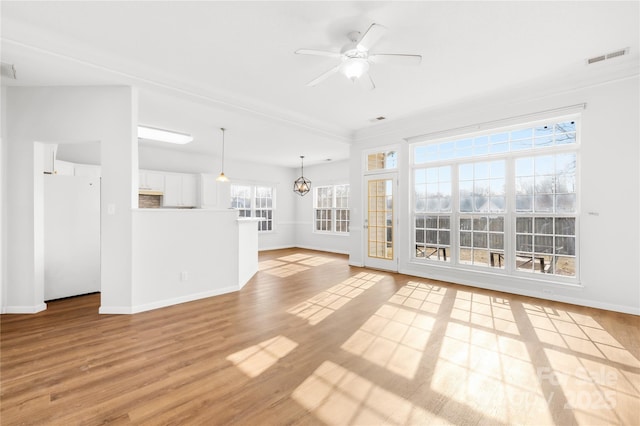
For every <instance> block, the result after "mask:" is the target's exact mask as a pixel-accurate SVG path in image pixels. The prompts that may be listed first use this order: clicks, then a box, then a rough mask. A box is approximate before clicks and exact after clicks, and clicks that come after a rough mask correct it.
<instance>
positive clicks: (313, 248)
mask: <svg viewBox="0 0 640 426" xmlns="http://www.w3.org/2000/svg"><path fill="white" fill-rule="evenodd" d="M295 247H296V248H301V249H305V250H314V251H324V252H327V253H336V254H349V252H348V251H345V250H329V249H327V248H326V247H314V246H300V245H298V246H295Z"/></svg>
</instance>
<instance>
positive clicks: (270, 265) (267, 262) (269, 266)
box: [258, 259, 286, 271]
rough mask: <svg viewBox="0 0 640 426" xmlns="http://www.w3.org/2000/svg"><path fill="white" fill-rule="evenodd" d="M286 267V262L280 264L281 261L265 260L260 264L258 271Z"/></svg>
mask: <svg viewBox="0 0 640 426" xmlns="http://www.w3.org/2000/svg"><path fill="white" fill-rule="evenodd" d="M282 265H286V262H280V261H279V260H273V259H272V260H263V261H262V262H258V271H264V270H267V269H272V268H277V267H278V266H282Z"/></svg>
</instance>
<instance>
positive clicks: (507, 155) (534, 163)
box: [412, 119, 578, 278]
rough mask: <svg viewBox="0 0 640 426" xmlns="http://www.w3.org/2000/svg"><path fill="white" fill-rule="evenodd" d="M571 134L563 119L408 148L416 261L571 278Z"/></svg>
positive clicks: (573, 267) (574, 206)
mask: <svg viewBox="0 0 640 426" xmlns="http://www.w3.org/2000/svg"><path fill="white" fill-rule="evenodd" d="M576 135H577V130H576V121H575V119H569V120H557V121H552V122H545V123H537V124H535V125H529V126H520V127H513V128H509V129H504V130H500V131H495V132H491V133H484V134H476V135H471V136H468V137H464V138H459V139H456V140H444V141H438V142H431V143H419V144H414V145H413V146H412V152H413V173H412V176H413V198H412V205H413V216H414V220H413V231H414V235H415V240H414V241H413V242H412V252H413V245H415V256H414V259H415V260H416V261H440V262H448V263H450V264H453V265H468V266H470V267H482V268H491V269H492V270H494V271H496V272H499V273H503V274H522V273H530V274H540V275H539V276H540V277H555V278H557V277H559V276H563V277H570V278H575V277H576V268H577V254H576V247H577V240H576V239H577V232H576V230H577V194H578V191H577V186H576V181H577V174H576V169H577V161H578V156H577V138H576ZM452 236H456V238H452ZM542 274H544V275H542Z"/></svg>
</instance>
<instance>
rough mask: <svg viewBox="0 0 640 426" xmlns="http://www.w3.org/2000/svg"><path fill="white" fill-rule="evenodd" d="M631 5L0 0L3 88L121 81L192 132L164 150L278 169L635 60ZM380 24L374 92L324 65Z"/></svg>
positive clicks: (144, 118) (148, 112)
mask: <svg viewBox="0 0 640 426" xmlns="http://www.w3.org/2000/svg"><path fill="white" fill-rule="evenodd" d="M638 5H639V3H638V2H637V1H626V2H612V1H603V2H587V1H584V2H579V1H574V2H552V1H549V2H520V1H512V2H483V1H478V2H434V1H424V2H417V1H416V2H358V1H356V2H306V1H304V2H303V1H300V2H270V1H259V2H243V1H234V2H222V1H213V2H205V1H199V2H184V1H173V2H172V1H158V2H155V1H143V2H121V1H110V2H93V1H76V2H56V1H47V2H25V1H21V2H11V1H2V2H1V13H2V28H1V32H2V45H1V47H2V51H1V56H2V62H6V63H12V64H15V66H16V68H17V73H18V80H7V79H3V84H9V85H78V84H133V85H136V86H138V87H139V88H140V111H139V117H140V123H141V124H148V125H152V126H155V127H162V128H167V129H174V130H178V131H182V132H187V133H191V134H193V135H194V137H195V140H194V142H192V143H191V144H188V145H185V146H180V147H175V149H180V150H185V151H190V152H198V153H211V154H216V155H217V154H218V153H219V151H220V145H221V144H220V141H221V132H220V130H219V128H220V127H225V128H227V129H228V131H227V133H226V142H227V146H226V152H225V154H226V155H228V156H229V157H232V158H243V159H245V160H249V161H254V162H268V163H272V164H278V165H283V166H289V167H297V166H299V155H305V156H306V160H305V164H313V163H319V162H322V161H324V160H325V159H327V158H331V159H333V160H340V159H345V158H347V157H348V151H349V144H350V143H352V142H353V138H354V135H355V134H356V132H358V131H361V130H362V129H366V128H369V127H372V126H380V125H381V124H380V123H374V122H372V119H373V118H375V117H378V116H385V117H387V120H385V122H382V123H393V122H394V121H397V120H399V119H401V118H403V117H406V116H409V115H414V114H416V113H417V112H419V111H425V110H429V109H433V108H436V107H438V106H440V105H451V104H455V103H458V102H464V101H465V99H470V98H477V97H478V96H483V95H486V94H490V93H493V92H496V91H499V90H503V89H504V88H507V87H518V86H527V85H529V84H531V82H534V81H541V80H550V79H553V78H556V77H558V76H566V75H576V76H579V75H580V73H581V72H583V70H584V69H585V67H586V65H585V59H587V58H589V57H593V56H598V55H600V54H603V53H609V52H612V51H615V50H618V49H621V48H629V52H630V55H628V56H627V57H626V58H621V59H620V60H626V61H629V60H631V61H635V62H637V61H638V53H637V52H638V47H639V46H638V44H639V37H640V36H639V18H638V13H639V8H638ZM373 22H376V23H379V24H382V25H384V26H386V27H387V28H388V29H389V31H388V33H387V34H386V36H385V37H384V38H383V39H382V40H381V41H380V42H379V43H378V44H377V45H376V46H375V47H374V48H373V49H372V51H373V52H378V53H412V54H420V55H422V56H423V61H422V64H421V65H420V66H418V67H412V68H402V67H398V66H392V65H386V64H376V65H373V66H372V69H371V75H372V77H373V78H374V80H375V82H376V86H377V88H376V89H375V90H368V89H367V88H365V87H364V85H361V84H358V83H356V84H352V83H351V82H350V81H349V80H347V79H346V78H344V77H343V76H342V75H339V74H338V75H334V76H333V77H331V78H330V79H328V80H326V81H325V82H323V83H322V84H320V85H318V86H317V87H307V86H306V83H307V82H308V81H310V80H312V79H313V78H315V77H317V76H318V75H320V74H322V73H323V72H324V71H326V70H328V69H329V68H331V67H333V66H334V65H335V64H336V59H332V58H324V57H314V56H301V55H295V54H294V53H293V52H294V51H295V50H297V49H299V48H315V49H326V50H339V49H340V48H341V47H342V46H343V45H344V44H345V43H346V42H348V39H347V37H346V34H347V33H349V32H350V31H353V30H357V31H361V32H364V31H365V30H366V29H367V28H368V27H369V25H370V24H371V23H373Z"/></svg>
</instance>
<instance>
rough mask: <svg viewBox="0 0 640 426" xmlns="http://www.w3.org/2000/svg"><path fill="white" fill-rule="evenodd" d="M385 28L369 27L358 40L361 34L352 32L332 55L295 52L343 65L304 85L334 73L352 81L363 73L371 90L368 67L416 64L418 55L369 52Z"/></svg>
mask: <svg viewBox="0 0 640 426" xmlns="http://www.w3.org/2000/svg"><path fill="white" fill-rule="evenodd" d="M386 31H387V29H386V27H384V26H382V25H380V24H375V23H374V24H371V26H369V29H367V32H365V33H364V35H363V36H362V37H360V32H358V31H352V32H350V33H349V34H348V35H347V37H348V38H349V40H350V42H349V43H347V44H346V45H345V46H343V47H342V49H341V50H340V52H333V51H327V50H318V49H298V50H296V52H295V53H296V54H298V55H313V56H325V57H330V58H340V59H342V62H341V63H340V64H339V65H337V66H336V67H334V68H331V69H330V70H329V71H326V72H325V73H324V74H321V75H320V76H319V77H316V78H315V79H313V80H311V81H310V82H309V83H307V86H316V85H317V84H319V83H321V82H322V81H324V80H326V79H327V78H329V77H330V76H332V75H333V74H335V73H337V72H341V73H342V74H344V75H345V76H346V77H347V78H348V79H349V80H351V81H352V82H355V81H356V80H358V79H359V78H360V77H362V76H364V75H365V74H366V75H367V76H368V77H369V78H368V80H369V82H370V83H371V88H372V89H375V87H376V86H375V84H374V83H373V79H372V78H371V75H370V74H369V68H370V67H371V64H377V63H384V62H395V63H398V64H404V65H418V64H420V62H421V61H422V56H421V55H408V54H401V53H370V52H369V50H370V49H371V47H372V46H373V45H374V44H376V42H377V41H378V40H380V38H382V36H383V35H384V34H385V33H386Z"/></svg>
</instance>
